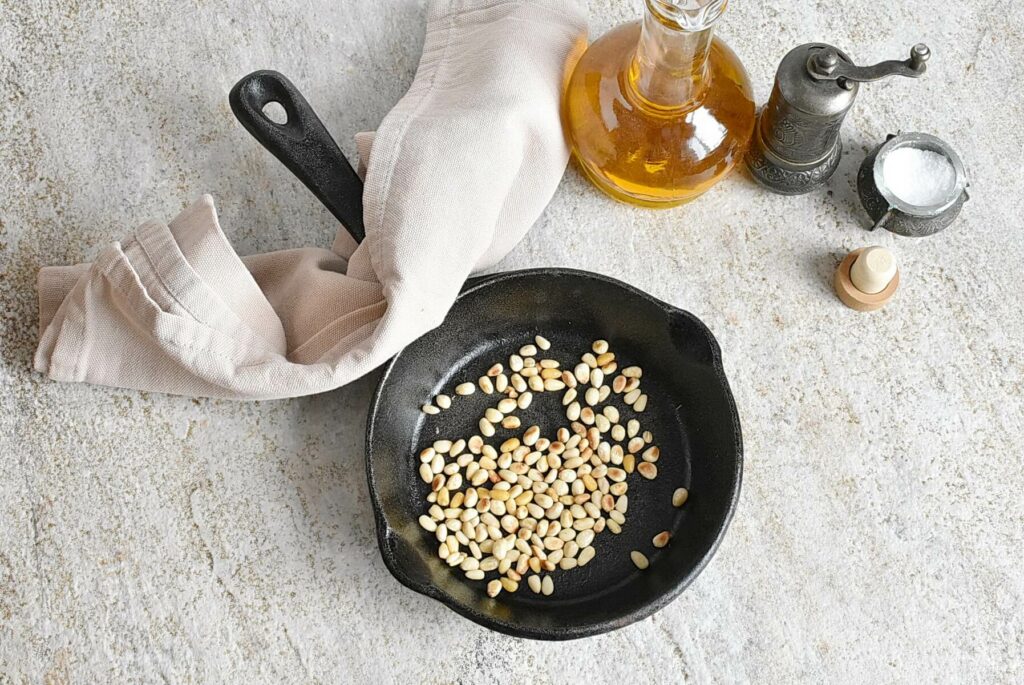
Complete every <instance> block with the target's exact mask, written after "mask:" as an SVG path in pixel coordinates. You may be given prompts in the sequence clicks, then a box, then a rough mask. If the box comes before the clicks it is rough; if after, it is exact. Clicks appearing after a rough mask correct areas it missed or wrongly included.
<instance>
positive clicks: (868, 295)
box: [835, 246, 900, 312]
mask: <svg viewBox="0 0 1024 685" xmlns="http://www.w3.org/2000/svg"><path fill="white" fill-rule="evenodd" d="M899 284H900V272H899V269H897V268H896V258H895V257H894V256H893V254H892V252H890V251H889V250H887V249H886V248H884V247H878V246H875V247H868V248H860V249H857V250H854V251H853V252H851V253H850V254H848V255H846V259H844V260H843V261H842V263H840V264H839V268H838V269H836V278H835V288H836V294H837V295H838V296H839V299H840V300H842V302H843V304H845V305H846V306H847V307H850V308H851V309H856V310H857V311H859V312H871V311H874V310H876V309H881V308H882V307H884V306H885V305H886V304H887V303H888V302H889V300H891V299H892V298H893V296H894V295H895V294H896V288H898V287H899Z"/></svg>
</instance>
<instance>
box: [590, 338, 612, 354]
mask: <svg viewBox="0 0 1024 685" xmlns="http://www.w3.org/2000/svg"><path fill="white" fill-rule="evenodd" d="M590 349H592V350H593V351H594V354H604V353H605V352H607V351H608V341H607V340H595V341H594V344H593V345H591V346H590Z"/></svg>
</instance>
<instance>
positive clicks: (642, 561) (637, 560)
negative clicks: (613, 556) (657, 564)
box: [629, 550, 651, 571]
mask: <svg viewBox="0 0 1024 685" xmlns="http://www.w3.org/2000/svg"><path fill="white" fill-rule="evenodd" d="M629 558H630V559H632V560H633V563H634V564H635V565H636V567H637V568H638V569H640V570H641V571H643V570H644V569H646V568H647V567H648V566H650V565H651V562H649V561H648V560H647V557H646V556H644V555H643V553H641V552H638V551H636V550H633V551H632V552H630V553H629Z"/></svg>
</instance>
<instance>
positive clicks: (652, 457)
mask: <svg viewBox="0 0 1024 685" xmlns="http://www.w3.org/2000/svg"><path fill="white" fill-rule="evenodd" d="M660 456H661V450H660V449H658V447H657V446H651V447H648V448H647V449H646V450H645V451H644V453H643V458H644V461H649V462H651V463H652V464H653V463H654V462H656V461H658V457H660Z"/></svg>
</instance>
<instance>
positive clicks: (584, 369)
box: [573, 362, 590, 383]
mask: <svg viewBox="0 0 1024 685" xmlns="http://www.w3.org/2000/svg"><path fill="white" fill-rule="evenodd" d="M573 375H575V376H576V380H577V381H579V382H580V383H589V382H590V367H589V366H587V365H586V364H584V363H582V362H581V363H579V364H577V365H576V368H575V369H573Z"/></svg>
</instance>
